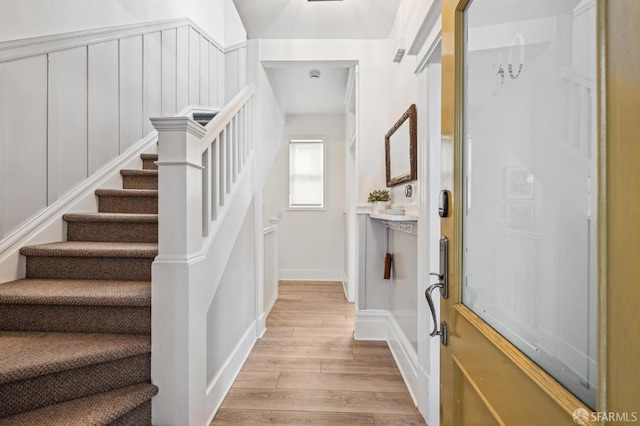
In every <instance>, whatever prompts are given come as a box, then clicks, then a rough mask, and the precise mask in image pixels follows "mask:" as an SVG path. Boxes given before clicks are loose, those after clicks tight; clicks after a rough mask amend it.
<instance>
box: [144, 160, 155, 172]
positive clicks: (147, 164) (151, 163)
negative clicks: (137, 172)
mask: <svg viewBox="0 0 640 426" xmlns="http://www.w3.org/2000/svg"><path fill="white" fill-rule="evenodd" d="M156 161H158V160H142V168H143V169H145V170H158V166H157V165H156Z"/></svg>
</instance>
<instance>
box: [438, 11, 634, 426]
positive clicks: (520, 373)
mask: <svg viewBox="0 0 640 426" xmlns="http://www.w3.org/2000/svg"><path fill="white" fill-rule="evenodd" d="M638 22H640V2H639V1H637V0H609V1H607V0H444V1H443V15H442V76H443V77H442V189H443V190H445V191H447V192H448V194H449V203H448V207H449V209H448V212H447V215H446V217H443V218H442V219H441V232H442V236H443V237H444V238H446V240H447V244H448V258H447V266H448V268H443V267H441V269H443V270H441V272H445V273H446V278H447V280H448V298H446V299H445V298H442V299H441V318H439V319H438V322H440V321H442V324H438V330H439V332H440V333H441V334H446V335H447V336H446V337H447V338H446V342H445V341H443V344H442V346H441V364H440V365H441V371H440V372H441V413H440V418H441V423H442V424H444V425H492V424H505V425H563V424H567V425H570V424H618V423H622V422H625V421H635V420H638V421H640V415H639V414H638V413H639V412H640V368H639V367H638V365H639V364H640V363H639V362H638V360H640V345H639V344H638V342H639V341H640V339H638V336H640V315H637V312H638V306H640V290H639V289H640V262H638V259H640V195H639V194H640V137H639V136H638V135H640V72H639V71H638V70H640V43H638V40H640V29H639V28H640V25H638ZM433 295H434V297H436V295H437V292H434V293H433ZM439 297H441V296H439ZM445 327H446V333H445V330H443V328H445Z"/></svg>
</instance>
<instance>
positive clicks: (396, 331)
mask: <svg viewBox="0 0 640 426" xmlns="http://www.w3.org/2000/svg"><path fill="white" fill-rule="evenodd" d="M387 324H388V330H387V333H388V334H387V336H388V337H387V344H388V345H389V348H390V349H391V354H392V355H393V358H394V359H395V360H396V364H397V365H398V369H399V370H400V374H402V378H403V379H404V382H405V384H406V385H407V389H409V394H410V395H411V398H412V399H413V403H414V404H415V405H416V406H418V402H419V400H418V399H419V395H420V394H421V392H420V384H421V382H422V383H426V381H427V380H428V378H427V376H426V375H425V374H424V371H423V370H422V369H421V368H420V366H419V364H418V353H417V352H416V350H415V349H414V348H413V346H412V345H411V342H409V339H407V336H406V335H405V334H404V333H403V332H402V329H401V328H400V325H399V324H398V322H397V321H396V319H395V317H394V316H393V315H392V314H391V313H389V314H388V315H387Z"/></svg>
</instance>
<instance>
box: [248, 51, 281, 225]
mask: <svg viewBox="0 0 640 426" xmlns="http://www.w3.org/2000/svg"><path fill="white" fill-rule="evenodd" d="M261 52H262V45H261V41H260V40H248V41H247V48H246V63H247V69H246V72H247V77H246V78H247V83H248V84H252V85H253V86H255V88H256V94H255V95H254V97H253V100H252V104H253V116H252V119H253V126H252V127H253V129H252V133H253V138H254V149H255V151H256V158H259V159H260V161H258V162H257V163H258V166H257V167H258V170H257V171H256V172H257V174H256V179H257V180H256V182H258V187H257V188H256V189H257V190H258V191H259V192H260V193H261V192H262V187H263V186H264V182H266V179H267V176H268V175H269V173H271V169H272V167H273V164H274V161H275V158H276V156H277V154H278V152H279V149H280V144H281V143H282V141H283V138H282V136H283V131H284V124H285V119H284V115H283V114H282V112H281V111H280V108H279V106H278V102H277V101H276V98H275V95H274V94H273V89H272V88H271V84H270V83H269V78H268V77H267V74H266V72H265V70H264V68H263V66H262V64H261V61H260V56H261ZM260 196H261V195H260ZM259 204H260V205H262V200H259ZM267 217H268V216H267Z"/></svg>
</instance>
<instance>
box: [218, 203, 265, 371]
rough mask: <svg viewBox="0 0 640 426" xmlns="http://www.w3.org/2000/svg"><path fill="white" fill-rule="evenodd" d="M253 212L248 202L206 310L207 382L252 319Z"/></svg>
mask: <svg viewBox="0 0 640 426" xmlns="http://www.w3.org/2000/svg"><path fill="white" fill-rule="evenodd" d="M254 211H255V209H254V205H253V203H251V206H250V207H249V209H248V210H247V215H246V216H245V218H244V221H243V223H242V228H241V230H240V232H239V234H238V238H237V239H236V240H235V244H234V247H233V251H232V252H231V256H230V258H229V262H228V263H227V265H226V268H225V271H224V275H223V276H222V279H221V280H220V285H219V286H218V290H217V291H216V294H215V297H214V298H213V301H212V302H211V305H210V306H209V309H208V311H207V327H206V329H207V382H210V381H211V380H212V379H213V378H214V377H216V375H217V374H219V373H220V371H221V370H222V369H223V368H225V362H226V361H227V359H228V358H229V356H231V355H232V354H233V351H234V349H235V347H236V345H237V344H238V342H239V341H240V338H241V337H242V334H243V333H244V332H245V331H246V330H247V329H248V328H249V326H250V325H251V322H252V321H253V319H254V318H255V297H254V291H255V290H254V285H255V284H254V280H255V271H254V268H255V260H254V252H255V213H254Z"/></svg>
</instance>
